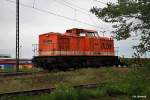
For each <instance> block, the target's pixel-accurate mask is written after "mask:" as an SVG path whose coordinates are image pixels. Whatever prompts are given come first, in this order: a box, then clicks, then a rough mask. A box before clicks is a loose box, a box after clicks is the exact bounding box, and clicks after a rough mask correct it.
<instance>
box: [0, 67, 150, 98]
mask: <svg viewBox="0 0 150 100" xmlns="http://www.w3.org/2000/svg"><path fill="white" fill-rule="evenodd" d="M0 82H2V84H1V86H0V92H7V91H14V90H15V91H20V90H30V89H37V88H46V87H56V88H57V89H56V90H55V91H54V92H53V93H51V94H43V95H38V96H23V95H21V96H15V97H10V98H9V97H3V98H2V99H1V100H6V99H7V100H129V99H136V100H137V98H132V96H135V95H140V96H146V97H147V98H149V97H150V87H149V84H150V70H149V67H142V68H114V67H110V68H104V67H101V68H88V69H79V70H75V71H66V72H57V73H55V72H50V73H47V74H44V75H40V76H38V75H35V76H32V77H13V78H11V77H8V78H5V79H3V78H0ZM89 83H99V86H98V87H97V88H95V89H74V88H72V86H73V85H79V84H89ZM122 93H125V95H124V94H122ZM143 100H146V99H143Z"/></svg>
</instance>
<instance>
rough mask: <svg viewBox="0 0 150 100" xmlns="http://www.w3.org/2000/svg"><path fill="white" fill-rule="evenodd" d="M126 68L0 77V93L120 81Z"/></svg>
mask: <svg viewBox="0 0 150 100" xmlns="http://www.w3.org/2000/svg"><path fill="white" fill-rule="evenodd" d="M123 70H127V69H126V68H119V70H118V69H117V68H88V69H79V70H75V71H66V72H50V73H47V74H44V75H37V74H35V75H33V76H30V77H27V76H16V77H5V78H3V77H0V82H1V83H2V84H1V85H0V93H3V92H11V91H20V90H21V91H22V90H31V89H37V88H47V87H55V86H57V85H59V84H62V83H63V84H65V85H68V86H72V85H80V84H89V83H101V82H107V81H113V80H115V81H120V80H122V78H123V77H125V76H126V74H127V72H126V71H125V72H124V71H123Z"/></svg>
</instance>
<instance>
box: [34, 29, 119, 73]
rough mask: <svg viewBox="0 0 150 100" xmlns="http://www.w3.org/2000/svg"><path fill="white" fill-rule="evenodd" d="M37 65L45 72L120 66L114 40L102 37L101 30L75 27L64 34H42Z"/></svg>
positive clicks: (35, 60) (35, 57)
mask: <svg viewBox="0 0 150 100" xmlns="http://www.w3.org/2000/svg"><path fill="white" fill-rule="evenodd" d="M32 61H33V64H34V66H36V67H42V68H44V69H48V70H53V69H58V70H66V69H68V68H74V69H76V68H81V67H100V66H113V65H116V66H117V65H118V64H119V63H120V61H119V59H118V57H117V56H115V52H114V40H113V39H112V38H106V37H100V36H99V35H98V33H97V31H94V30H86V29H78V28H73V29H69V30H66V32H65V33H64V34H61V33H57V32H50V33H45V34H41V35H39V44H38V55H37V56H34V58H33V59H32Z"/></svg>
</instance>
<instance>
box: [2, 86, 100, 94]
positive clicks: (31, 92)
mask: <svg viewBox="0 0 150 100" xmlns="http://www.w3.org/2000/svg"><path fill="white" fill-rule="evenodd" d="M98 85H99V84H83V85H76V86H73V88H96V87H97V86H98ZM55 89H56V88H45V89H35V90H30V91H17V92H16V91H15V92H7V93H0V97H3V96H16V95H40V94H44V93H51V92H53V91H54V90H55Z"/></svg>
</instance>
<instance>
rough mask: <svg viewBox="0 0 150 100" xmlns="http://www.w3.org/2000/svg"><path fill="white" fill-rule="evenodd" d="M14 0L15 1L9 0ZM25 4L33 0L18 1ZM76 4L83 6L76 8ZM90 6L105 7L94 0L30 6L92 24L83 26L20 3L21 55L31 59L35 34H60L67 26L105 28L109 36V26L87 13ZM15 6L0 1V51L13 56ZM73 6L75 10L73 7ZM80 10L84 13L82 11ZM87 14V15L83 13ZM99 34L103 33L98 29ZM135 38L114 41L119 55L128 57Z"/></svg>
mask: <svg viewBox="0 0 150 100" xmlns="http://www.w3.org/2000/svg"><path fill="white" fill-rule="evenodd" d="M12 1H15V0H12ZM20 1H21V3H23V4H25V5H30V6H33V2H34V0H20ZM101 1H102V2H104V3H107V2H109V1H112V2H115V1H116V0H101ZM66 2H68V3H71V4H72V5H71V4H70V5H69V6H71V7H72V8H70V7H68V6H66V5H68V4H67V3H66ZM76 6H79V7H80V8H84V9H85V10H83V9H80V8H79V9H78V8H77V7H76ZM93 6H98V7H101V8H103V7H105V5H104V4H102V3H99V2H96V1H95V0H65V2H64V1H63V0H35V3H34V7H35V8H39V9H43V10H46V11H50V12H53V13H56V14H60V15H62V16H65V17H69V18H72V19H75V20H79V21H81V22H84V23H87V24H90V25H93V26H90V25H86V24H82V23H79V22H75V21H71V20H68V19H65V18H61V17H58V16H55V15H52V14H49V13H44V12H40V11H38V10H36V9H33V8H28V7H24V6H22V5H21V6H20V44H21V46H22V47H21V57H22V58H32V56H33V51H32V50H33V47H32V44H36V43H38V35H39V34H42V33H45V32H51V31H53V32H61V33H64V32H65V30H66V29H69V28H74V27H76V28H85V29H94V30H97V31H104V30H105V31H107V32H106V33H105V34H104V35H105V36H111V35H112V34H111V33H110V30H111V25H109V24H106V23H104V22H102V21H101V20H100V19H97V18H96V17H95V16H94V15H92V14H90V13H89V15H88V12H86V10H87V11H89V9H90V8H91V7H93ZM15 7H16V5H15V4H14V3H12V2H9V1H7V0H0V37H1V38H0V54H11V56H12V57H15V34H16V33H15V32H16V29H15V27H16V26H15V25H16V24H15V23H16V22H15V21H16V19H15V18H16V13H15V12H16V9H15ZM75 8H76V9H75ZM83 12H84V13H83ZM85 13H87V14H85ZM100 35H101V36H103V33H102V32H100ZM135 43H136V41H132V40H131V39H128V40H126V41H125V40H124V41H119V42H116V41H115V46H116V47H119V55H120V56H122V55H125V57H131V56H132V54H133V50H132V48H131V47H132V46H133V45H134V44H135Z"/></svg>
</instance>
